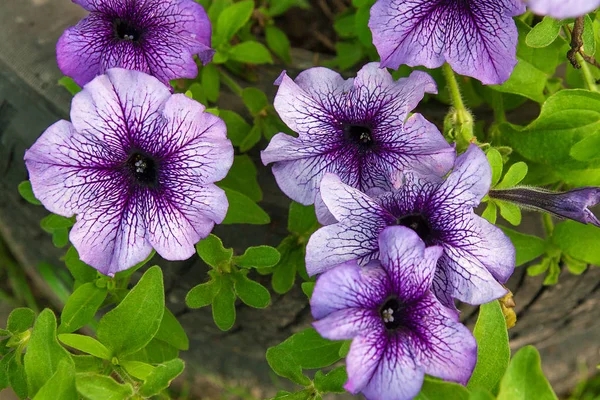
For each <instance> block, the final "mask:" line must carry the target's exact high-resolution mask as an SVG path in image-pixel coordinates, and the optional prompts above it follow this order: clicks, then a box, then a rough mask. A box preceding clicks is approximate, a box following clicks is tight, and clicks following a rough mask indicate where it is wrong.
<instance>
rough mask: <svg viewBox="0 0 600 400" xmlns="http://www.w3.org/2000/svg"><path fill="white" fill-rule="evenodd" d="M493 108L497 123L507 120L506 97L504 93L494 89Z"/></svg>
mask: <svg viewBox="0 0 600 400" xmlns="http://www.w3.org/2000/svg"><path fill="white" fill-rule="evenodd" d="M492 108H493V109H494V120H495V121H496V123H497V124H501V123H504V122H506V114H505V113H504V99H503V98H502V93H500V92H497V91H495V90H492Z"/></svg>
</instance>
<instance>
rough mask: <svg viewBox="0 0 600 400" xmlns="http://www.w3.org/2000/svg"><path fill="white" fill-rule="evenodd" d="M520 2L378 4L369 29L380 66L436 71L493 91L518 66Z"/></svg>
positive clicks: (406, 0)
mask: <svg viewBox="0 0 600 400" xmlns="http://www.w3.org/2000/svg"><path fill="white" fill-rule="evenodd" d="M524 12H525V5H524V4H523V3H522V2H521V0H378V1H377V2H376V3H375V5H373V8H372V9H371V19H370V20H369V28H370V29H371V32H372V33H373V44H374V45H375V47H376V48H377V51H378V52H379V55H380V56H381V65H382V66H384V67H390V68H394V69H397V68H398V67H399V66H400V65H402V64H406V65H409V66H411V67H416V66H419V65H423V66H425V67H427V68H438V67H440V66H442V64H443V63H444V62H448V64H450V66H451V67H452V69H453V70H454V71H456V72H457V73H459V74H461V75H467V76H471V77H474V78H476V79H479V80H480V81H481V82H482V83H483V84H486V85H494V84H501V83H503V82H504V81H506V80H507V79H508V78H509V76H510V74H511V73H512V70H513V68H514V67H515V65H516V64H517V58H516V52H517V39H518V33H517V27H516V25H515V22H514V21H513V19H512V17H514V16H516V15H520V14H522V13H524Z"/></svg>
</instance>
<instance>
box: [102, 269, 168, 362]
mask: <svg viewBox="0 0 600 400" xmlns="http://www.w3.org/2000/svg"><path fill="white" fill-rule="evenodd" d="M164 309H165V292H164V287H163V279H162V272H161V270H160V268H159V267H157V266H154V267H151V268H150V269H148V271H146V273H145V274H144V275H143V276H142V278H141V279H140V281H139V282H138V283H137V285H135V287H134V288H133V289H131V291H130V292H129V293H128V294H127V296H125V298H124V299H123V301H122V302H121V303H120V304H119V305H118V306H117V307H115V308H114V309H113V310H111V311H109V312H108V313H106V314H105V315H104V317H102V319H101V320H100V323H99V324H98V332H97V336H98V340H100V342H101V343H102V344H104V345H105V346H106V347H108V348H109V349H110V350H111V351H112V353H113V354H115V355H116V356H118V357H122V356H125V355H127V354H131V353H134V352H136V351H138V350H140V349H142V348H144V346H146V345H147V344H148V343H149V342H150V341H151V340H152V338H153V337H154V335H155V334H156V332H157V331H158V328H159V327H160V323H161V321H162V318H163V313H164Z"/></svg>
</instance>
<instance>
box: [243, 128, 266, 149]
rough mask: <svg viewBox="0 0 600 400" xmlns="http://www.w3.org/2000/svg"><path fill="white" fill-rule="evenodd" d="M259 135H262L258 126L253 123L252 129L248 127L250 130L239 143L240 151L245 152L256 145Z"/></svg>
mask: <svg viewBox="0 0 600 400" xmlns="http://www.w3.org/2000/svg"><path fill="white" fill-rule="evenodd" d="M261 137H262V135H261V129H260V126H259V125H258V124H257V125H254V126H253V127H252V129H250V132H248V135H247V136H246V137H245V138H244V139H243V140H242V142H241V143H240V151H241V152H243V153H245V152H246V151H248V150H250V149H251V148H253V147H254V146H256V144H257V143H258V142H260V138H261Z"/></svg>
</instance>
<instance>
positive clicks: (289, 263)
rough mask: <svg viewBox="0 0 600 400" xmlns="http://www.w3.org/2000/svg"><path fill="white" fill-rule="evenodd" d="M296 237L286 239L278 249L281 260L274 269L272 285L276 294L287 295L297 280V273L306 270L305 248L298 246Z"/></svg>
mask: <svg viewBox="0 0 600 400" xmlns="http://www.w3.org/2000/svg"><path fill="white" fill-rule="evenodd" d="M296 241H297V238H296V237H295V236H288V237H286V238H285V239H284V240H283V241H282V242H281V244H280V245H279V246H278V247H277V249H278V251H280V253H281V260H280V261H279V263H278V264H277V265H276V266H275V267H274V270H273V276H272V278H271V285H272V286H273V290H274V291H275V292H276V293H279V294H284V293H287V292H288V291H289V290H290V289H291V288H292V286H293V285H294V282H295V280H296V272H298V271H301V270H302V269H304V268H305V265H304V246H300V245H298V244H297V242H296Z"/></svg>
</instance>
